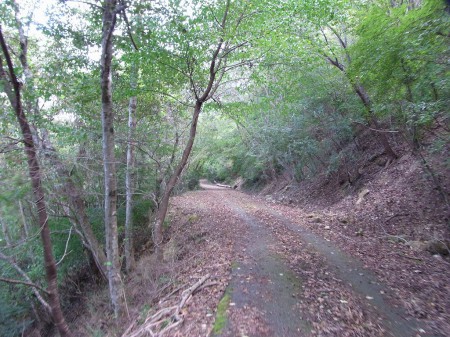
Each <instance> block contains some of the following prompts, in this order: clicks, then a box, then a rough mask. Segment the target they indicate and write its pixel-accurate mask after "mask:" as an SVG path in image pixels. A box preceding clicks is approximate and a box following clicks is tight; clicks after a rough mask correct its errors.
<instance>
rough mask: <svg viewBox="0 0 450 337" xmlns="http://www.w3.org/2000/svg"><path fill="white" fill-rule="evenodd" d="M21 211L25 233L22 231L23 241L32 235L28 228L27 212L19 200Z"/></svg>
mask: <svg viewBox="0 0 450 337" xmlns="http://www.w3.org/2000/svg"><path fill="white" fill-rule="evenodd" d="M19 211H20V217H21V218H22V226H23V227H22V229H23V231H21V237H22V239H27V238H28V236H29V235H30V230H29V228H28V221H27V218H26V216H25V210H24V209H23V204H22V201H21V200H19Z"/></svg>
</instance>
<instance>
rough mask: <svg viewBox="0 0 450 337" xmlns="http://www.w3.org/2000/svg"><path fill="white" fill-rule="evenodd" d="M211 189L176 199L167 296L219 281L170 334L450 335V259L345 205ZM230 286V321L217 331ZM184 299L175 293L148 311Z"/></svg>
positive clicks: (190, 307)
mask: <svg viewBox="0 0 450 337" xmlns="http://www.w3.org/2000/svg"><path fill="white" fill-rule="evenodd" d="M203 187H205V188H206V189H205V190H203V191H197V192H190V193H186V194H184V195H181V196H177V197H175V198H173V199H172V210H171V215H170V219H171V232H172V233H171V238H172V239H171V241H170V242H169V243H167V244H166V260H167V261H170V263H171V266H172V267H171V270H172V272H173V274H172V275H173V280H174V281H173V285H172V286H171V287H169V288H167V289H166V293H170V291H172V290H173V289H176V288H177V287H178V288H180V289H186V288H187V287H188V286H189V285H192V284H193V283H195V282H196V281H197V280H198V279H200V278H201V277H202V276H204V275H206V274H209V275H211V277H210V281H212V283H211V285H208V286H207V287H204V288H201V289H200V290H199V291H197V292H196V293H194V294H193V296H192V297H191V299H190V300H189V301H188V302H187V304H186V306H185V307H184V308H183V310H182V315H183V318H184V323H183V324H182V325H180V326H178V327H176V328H175V329H173V330H170V332H168V333H167V334H165V336H173V337H177V336H184V337H189V336H213V335H214V336H249V337H250V336H258V337H264V336H267V337H268V336H283V337H289V336H399V337H401V336H447V335H448V333H449V331H450V330H449V326H448V322H449V321H450V320H449V298H450V297H449V286H448V282H447V281H448V279H449V277H450V268H448V266H449V263H448V262H447V261H446V260H445V259H444V258H435V257H433V256H432V255H431V254H430V253H428V252H415V251H412V250H411V249H410V248H409V247H408V246H406V245H404V244H403V243H401V242H400V243H399V242H393V241H392V238H393V236H386V233H385V231H384V230H381V229H380V227H379V226H376V225H375V226H374V225H371V223H368V224H366V225H365V226H363V228H361V230H362V232H363V234H362V236H361V235H359V234H358V235H355V228H358V231H359V224H355V223H353V222H352V221H356V220H355V219H354V218H353V216H354V214H353V213H354V212H348V211H347V212H345V211H344V210H345V208H344V207H345V204H344V202H343V203H342V204H338V205H334V206H333V207H328V208H327V207H324V206H323V205H322V206H317V205H316V206H315V208H308V209H307V210H305V209H304V208H300V207H292V206H287V205H282V204H280V203H277V202H274V201H273V199H272V198H269V199H268V200H264V199H262V198H256V197H251V196H249V195H245V194H243V193H240V192H236V191H232V190H229V189H221V188H216V187H214V186H211V185H205V184H204V185H203ZM374 194H375V193H374V192H371V193H369V194H368V195H366V196H365V198H366V199H365V200H364V202H367V200H368V199H367V198H369V197H373V195H374ZM354 198H357V195H356V196H354ZM348 199H350V198H348ZM354 202H355V200H354V199H352V203H350V204H348V205H347V207H348V206H349V205H351V206H352V207H351V208H350V209H354ZM340 207H341V208H340ZM312 211H314V212H312ZM375 214H376V213H375ZM369 228H371V229H372V231H371V232H369ZM443 233H445V231H444V232H443ZM394 234H398V233H394ZM227 289H228V290H227ZM226 290H227V293H228V294H229V296H230V303H229V305H228V307H227V309H226V318H227V323H226V325H225V328H224V329H223V330H222V331H220V332H218V331H215V332H214V333H213V326H214V321H215V318H216V317H217V305H218V303H219V301H220V299H221V298H222V297H223V296H224V294H225V291H226ZM179 299H180V294H179V293H177V292H175V293H174V294H173V295H171V296H169V297H168V298H167V299H165V301H160V303H157V304H155V306H154V308H152V309H151V310H150V311H149V313H148V315H151V314H152V313H155V312H156V311H157V310H159V309H161V308H163V307H167V306H170V305H173V304H174V303H178V302H179ZM221 314H222V313H221ZM141 320H142V317H141ZM134 324H135V325H137V324H136V323H134Z"/></svg>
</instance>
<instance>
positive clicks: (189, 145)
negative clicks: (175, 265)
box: [153, 101, 203, 259]
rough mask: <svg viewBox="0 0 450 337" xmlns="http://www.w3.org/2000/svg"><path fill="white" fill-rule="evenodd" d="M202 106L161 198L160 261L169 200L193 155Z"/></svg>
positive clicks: (157, 233) (157, 237)
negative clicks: (190, 156)
mask: <svg viewBox="0 0 450 337" xmlns="http://www.w3.org/2000/svg"><path fill="white" fill-rule="evenodd" d="M202 105H203V102H201V101H197V102H196V104H195V107H194V114H193V116H192V123H191V128H190V131H189V139H188V142H187V144H186V146H185V148H184V151H183V155H182V157H181V160H180V162H179V163H178V166H177V167H176V168H175V170H174V172H173V173H172V175H171V176H170V179H169V181H168V183H167V186H166V188H165V189H164V194H163V196H162V198H161V201H160V203H159V207H158V210H157V212H156V220H155V225H154V232H153V243H154V245H155V253H156V255H157V257H158V259H162V256H163V252H162V249H161V244H162V242H163V224H164V220H165V219H166V215H167V209H168V207H169V198H170V195H171V194H172V192H173V189H174V188H175V185H176V184H177V182H178V179H179V177H180V175H181V172H182V171H183V169H184V167H185V166H186V164H187V161H188V159H189V155H190V154H191V151H192V146H193V145H194V140H195V135H196V132H197V123H198V117H199V115H200V112H201V110H202Z"/></svg>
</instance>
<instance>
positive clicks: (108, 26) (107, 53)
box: [100, 0, 124, 318]
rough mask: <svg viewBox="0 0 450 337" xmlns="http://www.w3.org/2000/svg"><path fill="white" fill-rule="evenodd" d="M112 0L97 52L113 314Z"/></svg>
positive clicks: (117, 290)
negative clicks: (98, 55) (98, 52)
mask: <svg viewBox="0 0 450 337" xmlns="http://www.w3.org/2000/svg"><path fill="white" fill-rule="evenodd" d="M116 5H117V1H116V0H106V1H105V2H104V8H103V32H102V33H103V34H102V54H101V61H100V62H101V89H102V128H103V169H104V179H105V205H104V206H105V236H106V255H107V259H108V262H107V266H108V283H109V295H110V299H111V303H112V306H113V309H114V315H115V316H116V318H117V317H119V316H120V315H121V314H122V312H123V304H124V297H123V296H124V289H123V284H122V279H121V273H120V259H119V241H118V233H117V180H116V158H115V154H114V147H115V141H114V112H113V103H112V70H111V63H112V56H113V45H112V35H113V31H114V27H115V23H116Z"/></svg>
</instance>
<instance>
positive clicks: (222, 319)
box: [212, 290, 231, 336]
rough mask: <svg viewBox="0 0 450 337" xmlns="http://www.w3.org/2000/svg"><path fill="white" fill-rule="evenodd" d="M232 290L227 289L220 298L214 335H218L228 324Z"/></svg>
mask: <svg viewBox="0 0 450 337" xmlns="http://www.w3.org/2000/svg"><path fill="white" fill-rule="evenodd" d="M230 300H231V296H230V292H229V290H227V291H225V295H223V297H222V299H221V300H220V302H219V304H218V305H217V312H216V319H215V321H214V326H213V330H212V333H213V336H217V335H219V334H220V333H222V330H223V329H224V328H225V326H226V325H227V321H228V317H227V309H228V306H229V305H230Z"/></svg>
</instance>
